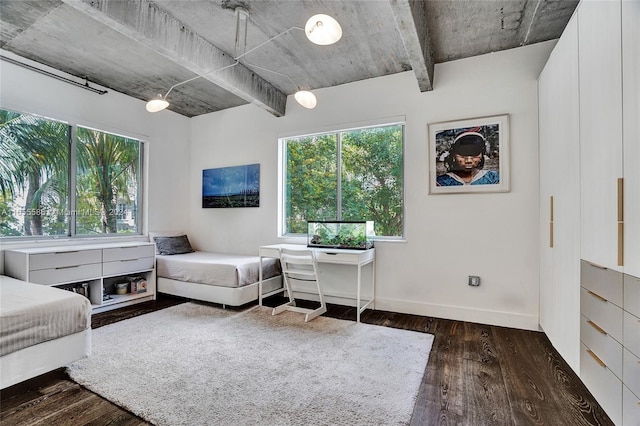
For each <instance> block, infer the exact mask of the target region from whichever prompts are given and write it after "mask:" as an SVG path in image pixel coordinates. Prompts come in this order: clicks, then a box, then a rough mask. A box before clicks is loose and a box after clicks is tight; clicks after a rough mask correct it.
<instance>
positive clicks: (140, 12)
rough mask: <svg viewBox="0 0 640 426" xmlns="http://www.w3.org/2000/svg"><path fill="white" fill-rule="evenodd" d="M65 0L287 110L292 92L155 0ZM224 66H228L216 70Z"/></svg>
mask: <svg viewBox="0 0 640 426" xmlns="http://www.w3.org/2000/svg"><path fill="white" fill-rule="evenodd" d="M62 1H63V2H64V3H66V4H67V5H69V6H71V7H73V8H74V9H76V10H78V11H80V12H82V13H84V14H86V15H88V16H90V17H92V18H93V19H95V20H96V21H98V22H100V23H102V24H104V25H106V26H108V27H109V28H111V29H113V30H115V31H118V32H119V33H121V34H123V35H125V36H126V37H129V38H131V39H133V40H135V41H137V42H139V43H142V44H143V45H145V46H146V47H148V48H149V49H151V50H153V51H154V52H156V53H158V54H160V55H163V56H164V57H166V58H167V59H169V60H171V61H173V62H175V63H176V64H178V65H180V66H182V67H184V68H186V69H188V70H189V71H192V72H194V73H196V74H198V75H201V76H202V78H204V79H206V80H209V81H211V82H213V83H215V84H216V85H218V86H220V87H222V88H223V89H225V90H227V91H229V92H231V93H233V94H235V95H236V96H238V97H240V98H242V99H244V100H246V101H247V102H250V103H252V104H254V105H257V106H258V107H260V108H263V109H265V110H266V111H268V112H270V113H272V114H273V115H275V116H276V117H281V116H283V115H284V114H285V108H286V104H287V96H286V95H285V94H284V93H282V92H281V91H280V90H278V89H277V88H276V87H275V86H273V85H272V84H271V83H269V82H268V81H266V80H264V79H263V78H261V77H260V76H258V75H257V74H255V73H254V72H252V71H251V70H250V69H248V68H247V67H245V66H244V65H242V64H240V63H237V64H236V65H233V64H234V63H235V62H236V61H235V60H234V58H233V57H232V56H231V55H228V54H226V53H225V52H224V51H222V50H221V49H219V48H218V47H216V46H214V45H213V44H211V43H209V42H208V41H207V40H205V39H204V38H202V37H201V36H199V35H198V34H196V33H195V32H193V31H192V30H190V29H189V28H188V27H186V26H185V25H184V24H182V23H181V22H180V21H178V20H177V19H175V18H174V17H173V16H171V15H169V14H168V13H166V12H164V11H163V10H162V9H160V8H159V7H158V6H156V5H155V4H154V3H153V2H151V1H148V0H139V1H135V2H134V1H122V0H62ZM231 65H233V66H231ZM224 67H228V68H226V69H225V70H224V71H220V72H213V71H214V70H219V69H221V68H224ZM207 73H209V74H207ZM176 83H179V82H176ZM168 89H169V88H167V90H168Z"/></svg>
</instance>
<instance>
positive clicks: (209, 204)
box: [202, 164, 260, 209]
mask: <svg viewBox="0 0 640 426" xmlns="http://www.w3.org/2000/svg"><path fill="white" fill-rule="evenodd" d="M228 207H260V164H247V165H244V166H231V167H219V168H215V169H205V170H203V171H202V208H204V209H207V208H228Z"/></svg>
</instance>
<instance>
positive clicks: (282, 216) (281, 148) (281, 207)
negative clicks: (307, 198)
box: [277, 116, 407, 244]
mask: <svg viewBox="0 0 640 426" xmlns="http://www.w3.org/2000/svg"><path fill="white" fill-rule="evenodd" d="M389 126H402V142H401V145H402V165H401V166H402V194H401V198H402V207H403V210H402V231H401V235H397V236H375V237H374V238H373V239H374V240H375V241H396V242H397V241H405V235H406V196H405V195H406V180H405V159H406V156H405V151H406V131H407V123H406V118H405V117H404V116H398V117H391V118H388V119H386V120H375V121H367V122H359V123H351V124H345V125H338V126H331V127H326V128H322V129H317V130H313V131H306V132H290V133H286V134H282V135H279V137H278V212H277V221H278V224H277V237H278V238H285V239H299V240H302V239H304V241H305V244H306V240H307V234H300V233H298V234H295V233H287V232H286V229H287V224H286V221H287V217H286V212H287V208H286V205H287V204H286V203H287V196H286V192H287V191H286V185H287V180H286V179H287V173H286V162H287V149H286V144H287V140H289V139H295V138H306V137H313V136H319V135H326V134H336V138H337V147H338V148H339V149H338V151H337V153H336V154H337V155H336V156H337V160H336V161H337V162H338V167H337V173H336V174H337V177H338V182H337V188H336V196H337V197H338V201H337V205H336V207H337V208H338V207H339V208H341V205H342V200H341V193H340V188H341V186H342V178H341V172H342V167H341V156H342V152H341V151H342V146H341V139H342V137H341V133H345V132H351V131H358V130H364V129H369V128H377V127H389ZM341 216H342V211H341V210H339V211H338V217H341ZM337 220H341V219H337Z"/></svg>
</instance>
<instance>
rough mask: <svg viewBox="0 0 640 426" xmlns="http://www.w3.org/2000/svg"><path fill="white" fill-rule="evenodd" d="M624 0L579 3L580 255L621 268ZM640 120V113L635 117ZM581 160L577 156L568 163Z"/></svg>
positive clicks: (571, 164)
mask: <svg viewBox="0 0 640 426" xmlns="http://www.w3.org/2000/svg"><path fill="white" fill-rule="evenodd" d="M620 14H621V4H620V1H584V2H581V3H580V5H579V8H578V32H579V40H580V41H579V69H580V79H579V82H580V139H581V144H580V160H579V163H580V166H581V254H582V258H583V259H585V260H587V261H589V262H592V263H595V264H597V265H600V266H604V267H607V268H611V269H614V270H618V271H622V264H623V259H622V250H621V249H622V247H621V244H619V243H621V236H620V238H619V235H618V233H619V226H618V223H619V218H620V216H621V214H622V212H621V211H620V209H619V208H618V207H619V205H618V201H619V197H621V194H619V192H620V191H619V190H618V188H619V186H618V182H619V179H621V178H622V69H621V66H622V65H621V64H622V58H621V55H622V50H621V38H620V33H621V17H620ZM636 121H637V118H636ZM577 164H578V159H577V156H576V159H575V161H574V162H569V163H568V164H567V167H568V168H570V167H573V166H574V165H577Z"/></svg>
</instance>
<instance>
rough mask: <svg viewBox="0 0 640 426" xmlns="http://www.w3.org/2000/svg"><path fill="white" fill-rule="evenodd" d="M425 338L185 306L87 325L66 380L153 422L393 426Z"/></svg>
mask: <svg viewBox="0 0 640 426" xmlns="http://www.w3.org/2000/svg"><path fill="white" fill-rule="evenodd" d="M432 343H433V336H432V335H430V334H425V333H418V332H413V331H406V330H398V329H393V328H388V327H382V326H375V325H369V324H357V323H355V322H351V321H342V320H337V319H333V318H327V317H319V318H316V319H315V320H313V321H311V322H309V323H305V322H304V316H303V315H302V314H298V313H295V312H284V313H282V314H280V315H276V316H271V309H268V308H261V307H254V308H251V309H249V310H246V311H243V312H233V311H225V310H223V309H220V308H216V307H212V306H208V305H200V304H196V303H185V304H181V305H177V306H173V307H171V308H167V309H163V310H160V311H156V312H153V313H150V314H146V315H141V316H138V317H135V318H132V319H128V320H125V321H120V322H117V323H114V324H111V325H107V326H104V327H100V328H97V329H95V330H94V331H93V349H92V356H91V357H90V358H88V359H85V360H82V361H78V362H76V363H74V364H72V365H71V366H69V368H68V371H69V374H70V375H71V377H72V378H73V380H75V381H77V382H78V383H80V384H81V385H83V386H86V387H87V388H89V389H91V390H92V391H94V392H96V393H98V394H100V395H102V396H103V397H105V398H107V399H108V400H110V401H113V402H114V403H116V404H118V405H120V406H122V407H125V408H126V409H128V410H130V411H131V412H133V413H135V414H137V415H139V416H141V417H143V418H144V419H146V420H147V421H150V422H152V423H155V424H157V425H190V426H191V425H234V426H235V425H269V426H271V425H400V424H406V423H408V422H409V421H410V419H411V414H412V411H413V406H414V404H415V398H416V396H417V393H418V388H419V386H420V382H421V379H422V375H423V373H424V369H425V366H426V364H427V359H428V356H429V351H430V349H431V345H432Z"/></svg>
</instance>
